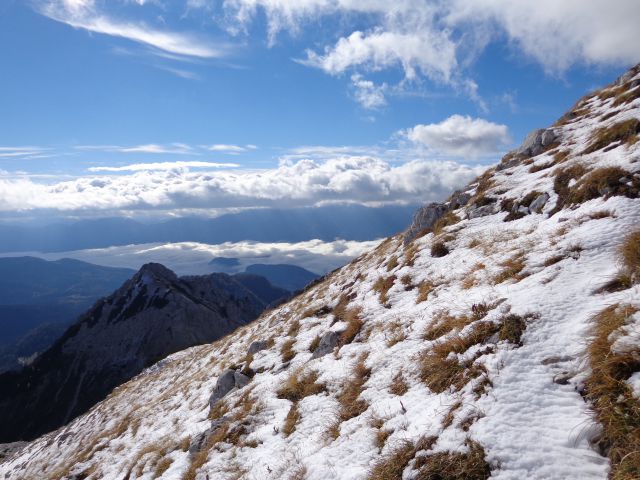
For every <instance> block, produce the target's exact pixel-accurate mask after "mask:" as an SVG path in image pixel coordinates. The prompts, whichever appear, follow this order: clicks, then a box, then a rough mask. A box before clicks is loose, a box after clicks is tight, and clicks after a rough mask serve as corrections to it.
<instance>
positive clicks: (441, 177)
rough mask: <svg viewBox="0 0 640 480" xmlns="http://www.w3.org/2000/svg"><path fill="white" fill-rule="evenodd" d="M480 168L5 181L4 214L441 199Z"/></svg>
mask: <svg viewBox="0 0 640 480" xmlns="http://www.w3.org/2000/svg"><path fill="white" fill-rule="evenodd" d="M481 170H482V168H481V167H469V166H465V165H461V164H458V163H455V162H443V161H419V160H414V161H410V162H407V163H404V164H401V165H397V166H395V165H392V164H390V163H388V162H386V161H384V160H381V159H378V158H373V157H366V156H357V157H356V156H344V157H339V158H334V159H332V160H327V161H324V162H321V163H320V162H316V161H314V160H299V161H296V162H293V161H283V162H282V163H281V164H280V165H279V166H278V167H277V168H273V169H269V170H237V171H233V170H224V171H199V172H192V171H188V170H184V169H183V170H174V169H171V170H158V171H149V170H146V169H145V170H144V171H136V172H133V173H131V174H128V175H94V176H91V175H88V176H84V177H80V178H76V179H73V180H68V181H61V182H58V183H46V184H45V183H38V182H36V181H34V180H33V179H30V178H28V177H27V178H18V179H15V178H11V177H8V176H6V175H0V211H34V210H36V211H37V210H58V211H65V212H73V211H83V212H91V211H103V212H104V211H109V212H117V211H123V210H126V211H129V212H131V211H143V210H146V211H148V210H156V211H171V210H177V209H202V208H204V209H226V208H255V207H282V208H286V207H302V206H318V205H325V204H330V203H337V202H341V203H345V202H347V203H348V202H353V203H359V204H363V205H370V206H376V205H383V204H394V203H396V204H397V203H420V202H426V201H430V200H437V199H442V198H443V197H445V196H446V195H447V194H448V193H449V192H450V191H452V190H454V189H455V188H458V187H460V186H462V185H463V184H465V183H467V182H468V181H470V180H471V179H472V178H473V177H475V176H476V175H478V174H479V173H480V171H481Z"/></svg>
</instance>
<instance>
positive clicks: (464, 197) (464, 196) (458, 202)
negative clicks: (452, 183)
mask: <svg viewBox="0 0 640 480" xmlns="http://www.w3.org/2000/svg"><path fill="white" fill-rule="evenodd" d="M469 200H471V194H470V193H467V192H461V191H460V190H457V191H455V192H453V194H452V195H451V198H450V199H449V208H450V209H451V210H455V209H456V208H460V207H464V206H465V205H466V204H467V203H469Z"/></svg>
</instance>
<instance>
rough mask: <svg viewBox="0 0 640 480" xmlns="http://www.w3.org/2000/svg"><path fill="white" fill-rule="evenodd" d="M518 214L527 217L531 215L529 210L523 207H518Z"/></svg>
mask: <svg viewBox="0 0 640 480" xmlns="http://www.w3.org/2000/svg"><path fill="white" fill-rule="evenodd" d="M516 211H517V212H518V213H524V214H525V215H529V214H530V213H531V211H530V210H529V207H525V206H524V205H520V206H519V207H518V210H516Z"/></svg>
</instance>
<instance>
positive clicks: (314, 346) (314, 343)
mask: <svg viewBox="0 0 640 480" xmlns="http://www.w3.org/2000/svg"><path fill="white" fill-rule="evenodd" d="M320 340H322V336H321V335H320V334H318V335H316V336H315V337H314V338H313V340H311V344H309V351H310V352H311V353H313V352H315V351H316V350H317V349H318V346H319V345H320Z"/></svg>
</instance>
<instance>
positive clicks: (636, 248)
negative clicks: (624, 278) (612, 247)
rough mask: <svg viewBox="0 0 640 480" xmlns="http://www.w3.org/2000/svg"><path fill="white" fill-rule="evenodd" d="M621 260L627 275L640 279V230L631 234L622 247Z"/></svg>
mask: <svg viewBox="0 0 640 480" xmlns="http://www.w3.org/2000/svg"><path fill="white" fill-rule="evenodd" d="M620 258H621V260H622V264H623V267H624V269H625V270H626V271H627V273H628V274H629V275H630V276H631V277H632V278H633V277H635V278H636V280H637V279H639V278H640V230H636V231H635V232H632V233H630V234H629V235H627V236H626V237H625V239H624V242H622V246H621V247H620Z"/></svg>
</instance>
